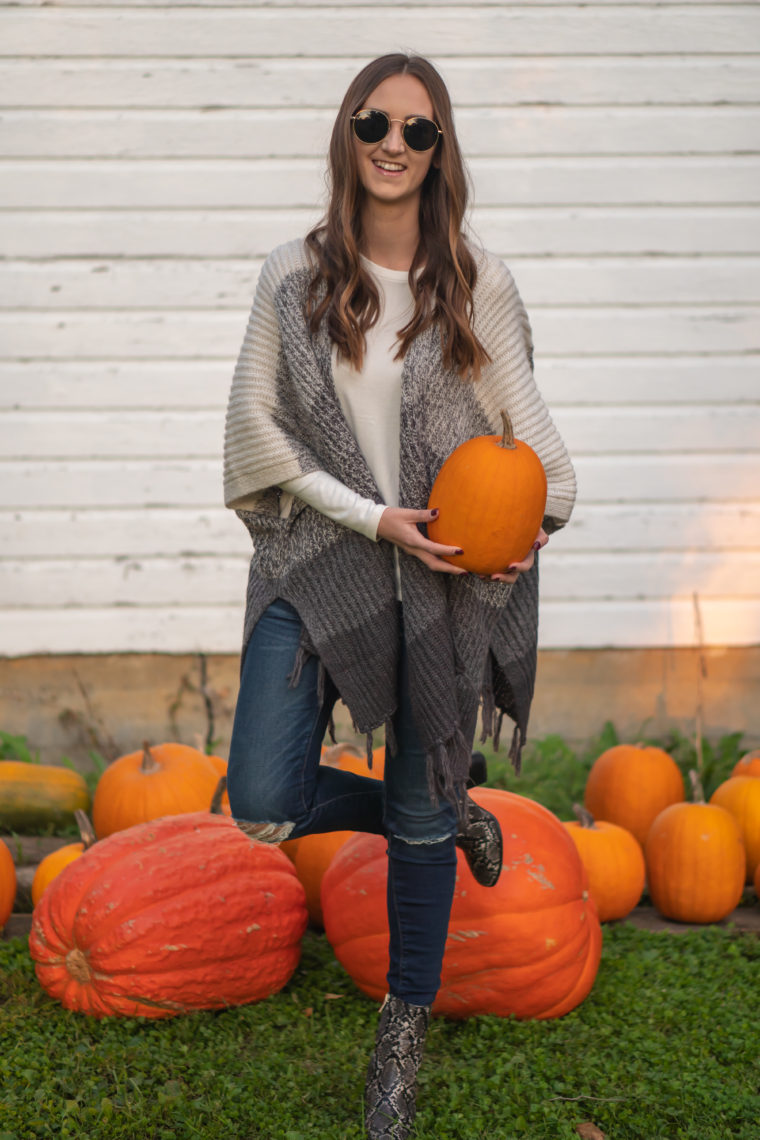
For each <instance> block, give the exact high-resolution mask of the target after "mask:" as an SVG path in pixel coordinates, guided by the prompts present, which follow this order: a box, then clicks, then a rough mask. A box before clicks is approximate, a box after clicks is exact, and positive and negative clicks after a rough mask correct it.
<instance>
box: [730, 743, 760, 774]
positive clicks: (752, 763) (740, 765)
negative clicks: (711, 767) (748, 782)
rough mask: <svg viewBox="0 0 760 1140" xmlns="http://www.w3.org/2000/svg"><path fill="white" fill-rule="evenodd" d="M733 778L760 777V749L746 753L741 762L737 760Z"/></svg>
mask: <svg viewBox="0 0 760 1140" xmlns="http://www.w3.org/2000/svg"><path fill="white" fill-rule="evenodd" d="M731 775H732V776H755V777H757V776H760V748H755V750H754V751H753V752H745V754H744V756H742V758H741V760H737V762H736V764H734V767H733V770H732V772H731Z"/></svg>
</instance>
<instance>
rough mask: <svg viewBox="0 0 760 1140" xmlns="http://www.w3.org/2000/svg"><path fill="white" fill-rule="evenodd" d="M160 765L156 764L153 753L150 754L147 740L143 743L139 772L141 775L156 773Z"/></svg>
mask: <svg viewBox="0 0 760 1140" xmlns="http://www.w3.org/2000/svg"><path fill="white" fill-rule="evenodd" d="M160 768H161V765H160V764H159V763H158V762H157V760H156V758H155V757H154V755H153V753H152V752H151V748H150V744H149V742H148V741H147V740H145V741H143V756H142V763H141V765H140V771H141V772H142V773H143V775H149V774H150V773H151V772H158V771H159V770H160Z"/></svg>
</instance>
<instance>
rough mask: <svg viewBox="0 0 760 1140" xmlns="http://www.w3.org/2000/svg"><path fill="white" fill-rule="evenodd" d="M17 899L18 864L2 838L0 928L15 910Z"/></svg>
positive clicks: (0, 857) (0, 856)
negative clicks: (14, 905)
mask: <svg viewBox="0 0 760 1140" xmlns="http://www.w3.org/2000/svg"><path fill="white" fill-rule="evenodd" d="M15 901H16V864H15V863H14V862H13V856H12V855H11V853H10V851H9V850H8V848H7V846H6V844H5V843H4V842H3V841H2V840H1V839H0V930H1V929H2V928H3V927H4V926H5V924H6V922H7V921H8V919H9V918H10V916H11V913H12V911H13V904H14V903H15Z"/></svg>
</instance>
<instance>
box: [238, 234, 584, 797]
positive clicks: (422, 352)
mask: <svg viewBox="0 0 760 1140" xmlns="http://www.w3.org/2000/svg"><path fill="white" fill-rule="evenodd" d="M477 258H478V278H477V283H476V285H475V289H474V297H473V307H474V314H475V330H476V332H477V335H478V337H479V338H480V340H481V342H482V343H483V344H484V346H485V348H486V349H487V351H488V353H489V355H490V357H491V361H492V363H491V364H489V365H488V366H487V367H486V368H485V369H484V371H483V373H482V375H481V377H480V379H479V380H478V381H476V382H475V383H471V382H469V381H465V380H462V379H461V377H460V376H459V375H457V374H456V373H455V372H453V371H451V370H450V369H447V368H446V367H445V366H444V364H443V359H442V351H441V343H440V334H439V331H438V329H437V328H435V327H433V328H431V329H429V330H428V331H427V332H426V333H424V334H423V335H421V336H419V337H418V338H417V340H415V342H414V343H413V344H412V346H411V348H410V349H409V351H408V352H407V354H406V356H405V358H404V362H403V372H402V391H401V441H400V481H399V505H400V506H402V507H410V508H413V509H424V508H425V507H426V505H427V502H428V496H429V493H430V488H431V486H432V483H433V480H434V479H435V476H436V474H437V473H438V470H439V468H440V466H441V464H442V463H443V461H444V460H445V459H446V458H447V456H448V455H450V453H451V452H452V451H453V450H454V448H455V447H457V446H458V445H459V444H460V443H462V442H463V441H464V440H466V439H470V438H472V437H473V436H476V435H484V434H489V433H496V432H500V430H501V426H500V425H501V417H500V410H501V409H502V408H506V409H507V410H508V412H509V414H510V416H511V419H512V423H513V425H514V430H515V435H516V436H517V437H518V438H520V439H523V440H525V441H526V442H527V443H529V444H530V446H531V447H532V448H533V449H534V450H535V451H536V452H537V453H538V455H539V457H540V459H541V461H542V463H543V465H544V468H545V470H546V476H547V481H548V499H547V507H546V519H545V522H544V526H545V529H546V530H547V531H552V530H556V529H557V528H558V527H560V526H563V525H564V524H565V522H567V520H568V518H569V517H570V512H571V510H572V506H573V502H574V498H575V476H574V473H573V468H572V465H571V463H570V460H569V458H568V456H567V452H566V450H565V447H564V445H563V443H562V440H561V439H560V437H559V435H558V433H557V430H556V428H555V427H554V424H553V423H552V421H551V418H550V416H549V414H548V412H547V409H546V406H545V405H544V403H543V400H542V399H541V396H540V394H539V392H538V390H537V388H536V385H535V383H534V380H533V370H532V341H531V333H530V326H529V323H528V318H527V315H526V312H525V309H524V307H523V304H522V301H521V300H520V297H519V294H518V292H517V289H516V287H515V284H514V282H513V280H512V277H511V275H510V273H509V271H508V270H507V269H506V267H505V266H504V265H503V263H502V262H501V261H499V260H498V259H497V258H495V257H493V256H491V255H489V254H486V253H483V252H479V253H478V254H477ZM312 273H313V270H312V266H311V263H310V260H309V255H308V252H307V250H306V247H305V245H304V243H303V241H301V240H297V241H293V242H289V243H287V244H285V245H282V246H279V247H278V248H277V249H275V250H274V251H273V253H271V254H270V256H269V257H268V258H267V260H266V262H265V264H264V267H263V269H262V271H261V275H260V278H259V283H258V287H257V290H256V296H255V299H254V302H253V308H252V311H251V315H250V318H249V321H248V326H247V329H246V333H245V338H244V341H243V345H242V348H241V351H240V355H239V359H238V362H237V366H236V368H235V374H234V378H233V382H232V390H231V393H230V399H229V406H228V411H227V423H226V432H225V467H224V489H225V503H226V505H227V506H229V507H231V508H233V509H235V510H236V511H237V513H238V515H239V517H240V518H241V519H242V521H243V522H244V524H245V525H246V527H247V528H248V530H249V532H250V534H251V538H252V540H253V556H252V559H251V566H250V573H249V579H248V590H247V599H246V615H245V625H244V632H243V647H244V648H245V645H246V644H247V642H248V639H249V637H250V635H251V632H252V630H253V628H254V626H255V624H256V622H257V621H258V619H259V617H260V616H261V614H262V613H263V611H264V610H265V609H266V607H267V606H268V605H270V604H271V602H273V601H274V600H275V599H276V598H283V599H284V600H285V601H287V602H290V604H291V605H293V606H294V607H295V609H296V610H297V611H298V613H299V615H300V617H301V620H302V622H303V626H304V632H303V639H302V645H301V649H300V650H299V657H300V659H301V660H303V658H304V655H306V654H309V653H312V654H316V655H317V657H318V658H319V661H320V664H321V666H322V667H323V668H324V669H326V670H327V672H328V673H329V675H330V676H331V678H332V680H333V681H334V682H335V685H336V686H337V689H338V691H339V693H340V695H341V698H342V700H343V702H344V703H345V705H346V706H347V708H348V709H349V712H350V713H351V715H352V717H353V720H354V723H355V725H356V727H357V729H358V730H359V731H361V732H363V733H366V734H371V733H372V732H373V730H375V729H377V728H380V727H383V726H384V727H385V729H386V733H387V737H386V739H387V741H388V743H389V745H390V746H391V747H392V745H393V732H392V718H393V714H394V711H395V709H396V703H397V667H398V653H399V622H400V621H401V620H403V624H404V636H405V639H406V644H407V653H408V660H409V676H410V697H411V701H412V708H413V710H414V714H415V721H416V725H417V729H418V732H419V736H420V739H421V741H422V743H423V745H424V747H425V750H426V752H427V756H428V773H429V778H430V786H431V791H432V792H433V793H434V794H442V795H443V796H445V797H446V798H447V799H449V800H451V802H453V803H454V804H455V805H458V806H459V807H460V808H461V805H462V803H463V801H464V792H465V785H466V780H467V775H468V771H469V765H470V742H469V741H467V740H465V738H464V735H463V733H462V730H461V725H463V724H472V723H474V720H475V714H476V710H477V706H478V704H479V703H482V710H481V715H482V724H483V739H486V738H487V736H489V735H491V734H493V735H494V736H495V743H496V744H498V733H499V728H500V724H501V719H502V716H503V715H504V714H505V713H506V714H507V715H508V716H509V717H511V718H512V720H514V722H515V729H514V734H513V739H512V746H511V749H510V756H511V758H512V760H513V763H514V764H515V766H516V767H517V768H518V769H519V757H520V751H521V749H522V745H523V744H524V741H525V734H526V729H527V722H528V713H529V710H530V703H531V699H532V695H533V687H534V679H535V669H536V643H537V629H538V568H537V565H536V567H534V569H533V570H532V571H531V572H530V573H527V574H521V575H520V577H519V579H518V581H517V583H516V584H515V585H514V586H509V585H508V584H506V583H500V582H491V581H482V580H480V579H479V578H477V577H474V576H471V575H467V576H464V575H463V576H454V575H449V574H443V573H435V572H432V571H430V570H429V569H428V568H427V567H426V566H425V565H424V564H423V563H422V562H421V561H420V560H419V559H417V558H414V557H412V556H409V555H406V554H405V553H404V552H403V551H399V561H400V574H401V589H402V596H403V606H402V608H401V609H402V611H403V617H401V612H400V608H399V606H398V603H397V600H396V593H395V579H394V556H393V548H392V546H391V545H390V544H389V543H387V542H384V541H380V542H377V543H376V542H372V541H371V540H370V539H368V538H366V537H364V536H363V535H360V534H357V533H356V532H355V531H352V530H349V529H347V528H346V527H343V526H341V525H340V524H339V523H336V522H334V521H332V520H331V519H329V518H327V517H326V516H325V515H322V514H320V513H319V512H318V511H316V510H314V509H313V508H311V507H309V506H308V505H307V504H305V503H303V502H301V501H300V500H298V499H296V500H295V502H294V504H293V507H292V509H291V511H290V513H289V515H288V517H286V518H283V517H280V509H279V499H280V491H279V486H280V484H281V483H283V482H285V481H287V480H288V479H293V478H295V477H296V476H298V475H304V474H307V473H308V472H310V471H316V470H324V471H327V472H329V473H330V474H331V475H333V476H334V477H335V478H336V479H339V480H340V481H341V482H342V483H344V484H346V485H347V486H348V487H350V488H352V489H353V490H354V491H356V492H358V493H359V494H360V495H362V496H365V497H367V498H371V499H373V500H374V501H375V502H378V503H379V502H382V499H381V497H380V494H379V491H378V489H377V486H376V485H375V481H374V479H373V477H372V474H371V473H370V470H369V468H368V466H367V463H366V461H365V459H364V457H363V455H362V453H361V452H360V450H359V447H358V445H357V443H356V441H355V439H354V437H353V435H352V433H351V431H350V429H349V426H348V424H347V423H346V420H345V418H344V416H343V413H342V411H341V407H340V404H339V401H338V397H337V395H336V392H335V387H334V383H333V378H332V364H331V343H330V340H329V337H328V335H327V331H326V329H325V327H324V322H323V325H322V328H321V329H320V331H319V332H318V334H317V335H312V334H311V332H310V330H309V326H308V321H307V319H306V316H305V302H306V295H307V290H308V285H309V281H310V279H311V277H312ZM298 671H299V670H298V662H294V676H293V680H294V683H295V682H296V681H297V677H298Z"/></svg>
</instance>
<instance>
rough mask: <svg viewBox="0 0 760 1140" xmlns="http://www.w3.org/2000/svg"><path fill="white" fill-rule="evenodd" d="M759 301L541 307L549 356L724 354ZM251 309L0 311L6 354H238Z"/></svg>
mask: <svg viewBox="0 0 760 1140" xmlns="http://www.w3.org/2000/svg"><path fill="white" fill-rule="evenodd" d="M758 311H759V310H758V306H757V305H721V306H720V307H711V306H685V305H684V306H678V307H673V308H670V307H664V306H646V307H645V306H639V307H635V308H634V307H629V306H621V307H613V306H609V307H605V308H602V307H598V308H596V307H588V308H585V307H582V308H571V307H569V306H568V307H564V306H563V307H556V308H549V307H534V309H533V310H532V313H531V324H532V326H533V332H534V336H535V339H536V343H537V344H540V345H541V346H542V350H543V352H544V355H546V356H548V355H557V356H562V357H564V356H574V355H577V356H598V355H601V356H607V355H626V356H628V355H630V356H636V355H638V354H639V353H642V354H645V355H648V356H649V355H651V354H652V353H663V354H666V355H668V356H674V355H679V354H680V353H691V354H698V353H703V352H704V353H710V354H712V355H715V354H720V355H721V357H722V358H723V359H724V360H725V356H732V355H738V354H741V353H748V352H757V351H758V350H760V320H758ZM247 315H248V314H247V311H240V312H232V311H226V310H216V311H211V312H209V311H198V310H189V309H186V310H182V311H180V312H173V311H169V310H163V311H155V310H143V311H138V310H126V311H123V312H113V311H111V310H108V311H95V310H93V311H92V312H87V311H83V310H73V311H71V310H57V311H53V312H50V313H47V312H25V311H21V312H9V311H8V310H5V311H0V353H1V354H2V355H1V356H0V359H6V360H13V359H26V360H30V359H35V360H70V359H76V360H88V359H93V358H96V359H101V360H102V359H109V358H110V359H118V360H146V359H150V360H161V359H167V358H175V359H178V358H179V359H181V358H184V357H189V358H191V359H198V358H200V359H203V358H206V359H219V360H222V361H229V359H230V358H231V357H236V356H237V353H238V350H239V348H240V344H241V342H242V339H243V334H244V332H245V322H246V318H247Z"/></svg>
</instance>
